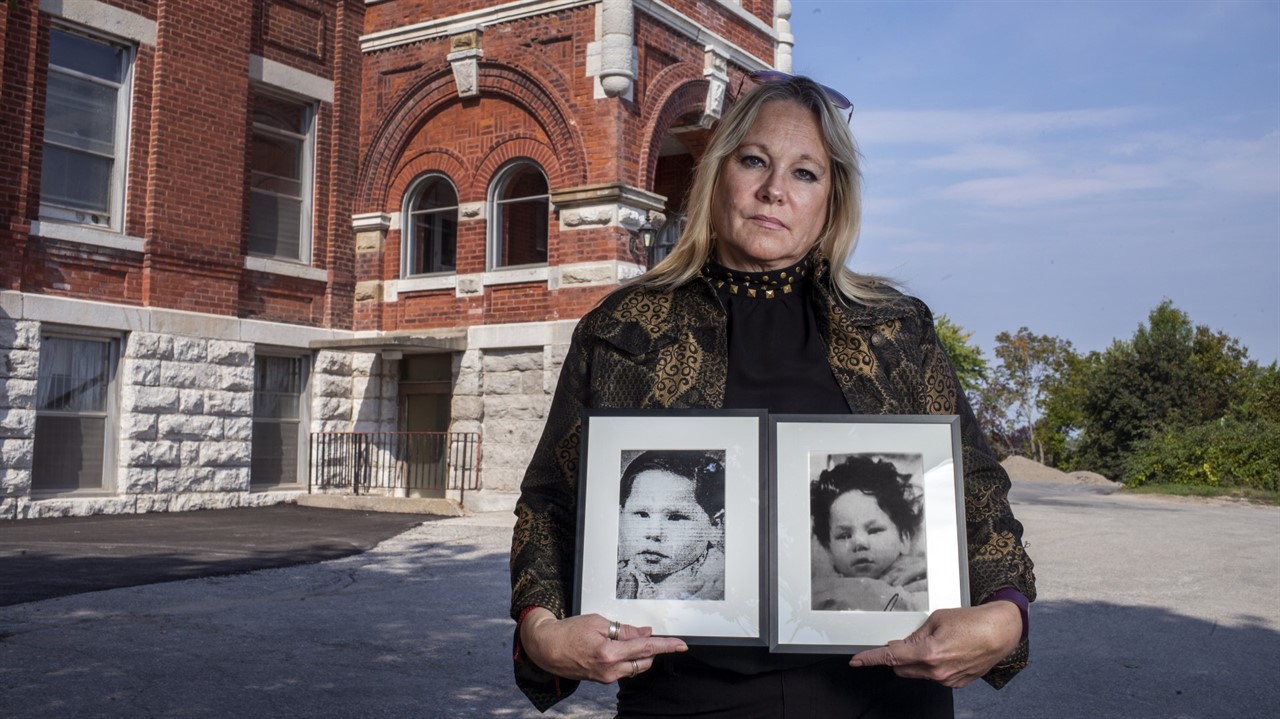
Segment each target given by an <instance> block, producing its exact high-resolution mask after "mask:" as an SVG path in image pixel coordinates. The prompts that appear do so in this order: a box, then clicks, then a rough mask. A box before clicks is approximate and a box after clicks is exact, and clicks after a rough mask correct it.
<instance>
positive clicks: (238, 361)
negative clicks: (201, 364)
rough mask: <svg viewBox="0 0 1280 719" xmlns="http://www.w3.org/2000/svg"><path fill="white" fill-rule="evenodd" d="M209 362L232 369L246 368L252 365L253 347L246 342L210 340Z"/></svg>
mask: <svg viewBox="0 0 1280 719" xmlns="http://www.w3.org/2000/svg"><path fill="white" fill-rule="evenodd" d="M209 361H210V362H212V363H214V364H219V365H231V366H234V367H245V366H248V365H250V364H252V363H253V345H252V344H250V343H248V342H228V341H225V340H210V342H209Z"/></svg>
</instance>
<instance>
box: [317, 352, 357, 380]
mask: <svg viewBox="0 0 1280 719" xmlns="http://www.w3.org/2000/svg"><path fill="white" fill-rule="evenodd" d="M316 372H317V373H325V374H336V375H348V374H351V353H350V352H334V351H332V350H321V351H320V352H319V353H318V354H317V355H316Z"/></svg>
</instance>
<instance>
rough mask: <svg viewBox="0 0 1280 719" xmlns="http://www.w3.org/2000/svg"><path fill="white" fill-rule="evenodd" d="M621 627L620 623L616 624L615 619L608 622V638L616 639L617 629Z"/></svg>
mask: <svg viewBox="0 0 1280 719" xmlns="http://www.w3.org/2000/svg"><path fill="white" fill-rule="evenodd" d="M621 628H622V625H620V624H618V622H617V620H614V621H612V622H609V638H610V639H617V638H618V630H619V629H621Z"/></svg>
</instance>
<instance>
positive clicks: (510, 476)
mask: <svg viewBox="0 0 1280 719" xmlns="http://www.w3.org/2000/svg"><path fill="white" fill-rule="evenodd" d="M484 464H485V466H484V467H482V468H481V470H480V476H481V478H482V479H483V481H484V488H485V491H490V490H493V491H497V492H502V491H508V492H514V491H519V489H520V481H521V480H522V479H524V469H523V468H520V469H516V468H512V467H491V466H489V463H488V461H487V459H486V461H485V463H484Z"/></svg>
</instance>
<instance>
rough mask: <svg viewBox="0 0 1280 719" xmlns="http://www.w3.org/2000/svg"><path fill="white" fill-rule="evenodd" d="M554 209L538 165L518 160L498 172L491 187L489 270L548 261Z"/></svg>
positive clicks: (545, 181)
mask: <svg viewBox="0 0 1280 719" xmlns="http://www.w3.org/2000/svg"><path fill="white" fill-rule="evenodd" d="M550 207H551V196H550V194H549V189H548V185H547V176H546V175H544V174H543V173H542V168H541V167H538V165H537V163H535V162H533V161H532V160H516V161H515V162H513V163H511V164H509V165H507V166H506V167H504V168H502V169H501V170H499V171H498V174H497V175H496V176H495V177H494V180H493V184H492V185H491V186H490V187H489V263H488V264H489V269H495V268H498V267H514V266H517V265H534V264H540V263H545V262H546V261H547V222H548V215H549V210H550Z"/></svg>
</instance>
